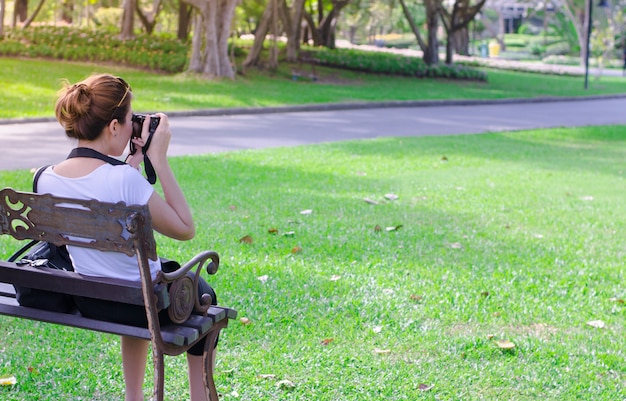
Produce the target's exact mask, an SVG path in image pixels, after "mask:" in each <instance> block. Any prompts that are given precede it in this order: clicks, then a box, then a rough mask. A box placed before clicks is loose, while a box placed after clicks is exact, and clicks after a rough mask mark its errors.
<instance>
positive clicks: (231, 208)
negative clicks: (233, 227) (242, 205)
mask: <svg viewBox="0 0 626 401" xmlns="http://www.w3.org/2000/svg"><path fill="white" fill-rule="evenodd" d="M228 208H229V209H230V210H232V211H235V210H237V206H235V205H230V206H228Z"/></svg>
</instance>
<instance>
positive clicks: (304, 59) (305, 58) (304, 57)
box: [291, 50, 319, 81]
mask: <svg viewBox="0 0 626 401" xmlns="http://www.w3.org/2000/svg"><path fill="white" fill-rule="evenodd" d="M304 64H308V65H309V68H310V70H311V71H310V73H309V78H310V79H311V81H317V72H316V71H315V66H316V65H318V64H319V60H318V59H316V58H315V57H314V54H313V53H312V52H310V51H304V50H300V51H299V53H298V61H297V67H294V68H293V69H292V70H291V75H292V79H293V80H294V81H297V80H298V79H299V78H300V77H302V76H304V75H306V74H305V72H304V68H303V65H304Z"/></svg>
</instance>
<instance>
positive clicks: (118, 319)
mask: <svg viewBox="0 0 626 401" xmlns="http://www.w3.org/2000/svg"><path fill="white" fill-rule="evenodd" d="M176 266H179V265H178V264H177V263H176V262H171V261H168V262H166V263H163V265H162V267H163V271H165V272H168V271H173V270H175V269H176ZM188 274H189V275H190V276H192V277H193V275H194V274H195V273H192V272H189V273H188ZM198 293H199V294H209V295H210V296H211V299H212V300H213V301H212V304H213V305H217V295H216V294H215V290H213V288H211V286H210V285H209V284H208V283H207V282H206V280H204V279H203V278H202V277H200V280H198ZM74 298H75V300H76V305H77V306H78V310H79V311H80V313H81V315H83V316H85V317H88V318H92V319H97V320H104V321H107V322H114V323H121V324H127V325H130V326H138V327H146V328H147V327H148V320H147V318H146V309H145V308H144V307H143V306H139V305H129V304H124V303H120V302H113V301H103V300H99V299H93V298H87V297H79V296H76V297H74ZM159 323H160V324H161V325H162V326H165V325H167V324H171V323H172V321H171V320H170V317H169V315H168V313H167V309H163V310H162V311H160V312H159ZM205 339H206V337H205ZM205 339H203V340H201V341H199V342H198V343H196V344H195V345H194V346H193V347H191V348H189V350H188V351H187V352H188V353H189V354H191V355H202V353H203V352H204V342H205ZM215 345H216V346H217V342H216V344H215Z"/></svg>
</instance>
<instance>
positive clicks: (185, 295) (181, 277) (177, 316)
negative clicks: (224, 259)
mask: <svg viewBox="0 0 626 401" xmlns="http://www.w3.org/2000/svg"><path fill="white" fill-rule="evenodd" d="M207 262H208V263H207ZM219 264H220V257H219V255H218V254H217V252H214V251H204V252H201V253H199V254H197V255H196V256H194V257H193V258H192V259H191V260H190V261H188V262H187V263H185V264H184V265H182V266H181V267H180V268H178V269H177V270H175V271H173V272H169V273H165V272H163V271H162V272H160V273H159V280H160V281H162V282H164V283H167V284H170V286H169V287H170V289H169V293H170V306H169V308H168V314H169V316H170V319H171V320H172V322H174V323H177V324H180V323H182V322H184V321H186V320H187V319H188V318H189V316H190V315H191V313H192V312H193V311H195V312H196V313H200V314H202V315H205V316H206V311H207V310H208V309H209V307H210V306H211V302H212V301H213V300H212V299H211V296H210V295H209V294H202V297H198V280H200V273H201V271H202V268H203V267H204V266H205V265H206V269H207V272H208V273H209V274H215V273H216V272H217V269H218V267H219ZM196 266H197V268H196ZM194 268H196V272H195V274H193V279H192V278H191V277H190V276H189V274H188V272H190V271H191V270H192V269H194Z"/></svg>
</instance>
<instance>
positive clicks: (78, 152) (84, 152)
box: [67, 148, 126, 166]
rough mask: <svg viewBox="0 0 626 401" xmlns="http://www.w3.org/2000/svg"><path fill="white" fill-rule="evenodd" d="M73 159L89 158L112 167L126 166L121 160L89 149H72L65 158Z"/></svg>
mask: <svg viewBox="0 0 626 401" xmlns="http://www.w3.org/2000/svg"><path fill="white" fill-rule="evenodd" d="M75 157H90V158H92V159H100V160H102V161H104V162H107V163H109V164H112V165H114V166H121V165H122V164H126V163H124V162H123V161H121V160H117V159H114V158H113V157H111V156H107V155H105V154H103V153H100V152H98V151H97V150H94V149H91V148H74V149H72V151H71V152H70V154H69V155H68V156H67V158H68V159H73V158H75Z"/></svg>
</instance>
